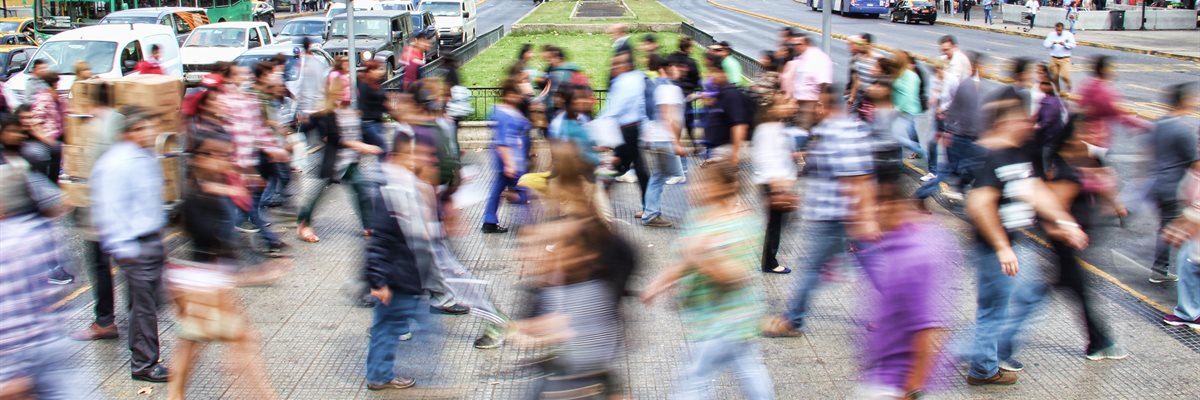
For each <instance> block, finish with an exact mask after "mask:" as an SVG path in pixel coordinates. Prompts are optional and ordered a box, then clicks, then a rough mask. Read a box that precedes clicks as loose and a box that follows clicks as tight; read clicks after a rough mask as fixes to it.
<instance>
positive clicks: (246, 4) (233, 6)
mask: <svg viewBox="0 0 1200 400" xmlns="http://www.w3.org/2000/svg"><path fill="white" fill-rule="evenodd" d="M146 7H197V8H203V9H204V10H205V12H207V13H208V20H209V21H212V22H229V21H250V20H251V19H253V17H254V12H253V7H254V6H253V4H252V1H251V0H98V1H97V0H34V2H33V20H34V30H35V31H36V32H37V33H38V35H40V36H42V37H46V36H50V35H54V34H56V33H60V32H64V31H67V30H70V29H74V28H78V27H81V26H88V25H95V24H96V23H98V22H100V19H102V18H104V16H105V15H108V14H109V13H111V12H114V11H121V10H128V9H134V8H146Z"/></svg>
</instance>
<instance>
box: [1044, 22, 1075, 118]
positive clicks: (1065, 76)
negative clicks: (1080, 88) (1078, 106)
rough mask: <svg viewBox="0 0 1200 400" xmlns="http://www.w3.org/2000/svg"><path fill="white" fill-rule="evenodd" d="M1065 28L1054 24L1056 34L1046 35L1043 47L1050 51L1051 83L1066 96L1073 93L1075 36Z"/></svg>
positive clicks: (1060, 24) (1059, 24) (1060, 23)
mask: <svg viewBox="0 0 1200 400" xmlns="http://www.w3.org/2000/svg"><path fill="white" fill-rule="evenodd" d="M1035 1H1036V0H1035ZM1063 28H1064V27H1063V24H1062V22H1059V23H1057V24H1054V32H1053V33H1051V34H1049V35H1046V40H1045V41H1043V42H1042V46H1044V47H1046V48H1047V49H1049V50H1050V83H1053V84H1054V88H1055V89H1057V90H1058V92H1059V93H1061V94H1064V95H1065V94H1067V93H1070V92H1071V49H1074V48H1075V34H1073V33H1071V32H1068V31H1066V30H1065V29H1063ZM1059 79H1062V83H1061V84H1060V83H1059ZM1063 86H1066V88H1065V90H1064V88H1063Z"/></svg>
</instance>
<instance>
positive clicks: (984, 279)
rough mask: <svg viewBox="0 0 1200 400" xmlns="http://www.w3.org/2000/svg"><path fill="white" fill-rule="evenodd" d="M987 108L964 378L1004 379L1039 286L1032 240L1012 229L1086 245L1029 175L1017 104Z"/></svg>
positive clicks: (975, 194) (971, 200) (975, 193)
mask: <svg viewBox="0 0 1200 400" xmlns="http://www.w3.org/2000/svg"><path fill="white" fill-rule="evenodd" d="M960 87H961V86H960ZM987 112H988V113H992V116H991V117H992V120H993V121H994V122H993V124H994V125H993V127H992V128H991V129H990V130H988V133H987V135H986V136H984V137H983V138H982V139H980V140H979V146H981V148H982V149H983V150H982V151H983V153H982V154H981V156H980V158H979V162H978V164H977V165H978V166H977V167H975V169H976V173H975V174H974V175H975V184H974V185H973V186H972V189H971V192H970V193H969V194H968V196H967V206H966V210H967V215H968V217H970V220H971V222H972V224H973V225H974V227H975V232H976V241H975V244H974V257H975V258H974V264H975V265H976V268H977V271H978V278H977V279H978V285H979V293H978V308H979V309H978V311H977V312H976V326H975V340H974V343H973V345H972V348H971V354H970V357H971V364H970V369H969V374H968V376H967V383H968V384H970V385H1011V384H1013V383H1016V381H1017V375H1015V374H1013V373H1012V372H1010V371H1012V370H1020V369H1021V367H1020V365H1021V364H1020V363H1019V362H1012V360H1013V357H1014V354H1015V352H1016V350H1015V347H1016V346H1015V341H1016V339H1017V336H1018V335H1019V334H1020V331H1021V329H1022V328H1023V327H1024V325H1025V322H1026V321H1027V320H1028V319H1029V317H1031V316H1032V315H1033V314H1034V312H1035V311H1036V310H1037V308H1038V306H1039V305H1040V304H1041V303H1042V300H1043V299H1044V297H1045V292H1046V285H1045V282H1044V280H1043V279H1044V278H1043V274H1042V272H1041V271H1040V268H1039V263H1038V262H1037V261H1036V260H1035V259H1034V258H1033V254H1032V247H1031V246H1032V243H1030V242H1029V240H1028V239H1026V238H1025V236H1024V235H1021V234H1020V233H1019V232H1020V230H1022V229H1029V228H1033V227H1034V226H1036V225H1037V224H1038V221H1039V220H1040V221H1043V222H1045V223H1043V224H1042V226H1043V227H1044V228H1045V229H1046V230H1047V233H1049V234H1050V235H1051V236H1053V237H1055V238H1056V239H1059V240H1062V241H1063V242H1064V243H1066V244H1067V245H1069V246H1071V247H1073V248H1076V249H1082V248H1084V247H1086V246H1087V235H1086V234H1085V233H1084V232H1083V230H1081V229H1080V226H1079V224H1077V223H1076V222H1075V219H1074V218H1072V216H1071V215H1070V214H1069V213H1067V212H1066V211H1064V209H1063V207H1062V205H1061V204H1060V203H1059V202H1058V201H1057V199H1056V198H1055V197H1054V196H1053V193H1051V192H1049V189H1048V188H1047V186H1046V184H1045V182H1044V181H1043V180H1042V177H1040V176H1037V175H1035V171H1034V169H1033V157H1032V155H1031V154H1029V152H1028V151H1026V150H1025V149H1024V148H1023V147H1024V145H1025V141H1026V140H1029V139H1030V135H1031V134H1032V131H1033V126H1032V123H1031V121H1030V119H1029V118H1028V113H1027V112H1025V108H1024V105H1022V104H1021V103H1020V101H1018V100H1016V99H1004V100H999V101H997V102H995V103H991V104H989V109H988V111H987Z"/></svg>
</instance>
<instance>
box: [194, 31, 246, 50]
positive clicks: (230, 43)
mask: <svg viewBox="0 0 1200 400" xmlns="http://www.w3.org/2000/svg"><path fill="white" fill-rule="evenodd" d="M245 45H246V29H245V28H201V29H197V30H195V31H193V32H192V35H191V36H188V39H187V42H185V43H184V44H183V47H242V46H245Z"/></svg>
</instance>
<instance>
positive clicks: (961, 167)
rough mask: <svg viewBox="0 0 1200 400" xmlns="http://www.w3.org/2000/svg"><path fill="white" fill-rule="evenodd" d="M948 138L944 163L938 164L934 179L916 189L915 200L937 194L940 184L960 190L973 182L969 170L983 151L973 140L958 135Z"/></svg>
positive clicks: (973, 166)
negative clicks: (948, 143)
mask: <svg viewBox="0 0 1200 400" xmlns="http://www.w3.org/2000/svg"><path fill="white" fill-rule="evenodd" d="M950 137H951V142H950V146H949V147H947V148H946V162H945V163H939V164H938V171H937V178H936V179H930V180H929V182H925V184H923V185H921V187H920V188H918V189H917V192H916V196H917V198H919V199H924V198H926V197H929V196H932V195H933V194H934V193H937V192H938V190H939V188H940V186H939V185H940V184H941V183H942V182H946V183H947V184H949V185H951V186H953V187H955V188H956V189H958V190H962V188H963V187H964V186H966V185H969V184H971V182H972V181H973V179H972V176H973V175H972V172H971V170H972V169H973V168H975V163H977V162H978V161H979V156H980V154H981V153H982V151H983V149H982V148H980V147H979V145H977V144H975V139H972V138H967V137H963V136H958V135H951V136H950Z"/></svg>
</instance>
